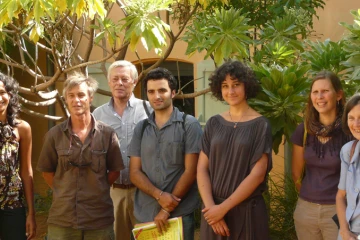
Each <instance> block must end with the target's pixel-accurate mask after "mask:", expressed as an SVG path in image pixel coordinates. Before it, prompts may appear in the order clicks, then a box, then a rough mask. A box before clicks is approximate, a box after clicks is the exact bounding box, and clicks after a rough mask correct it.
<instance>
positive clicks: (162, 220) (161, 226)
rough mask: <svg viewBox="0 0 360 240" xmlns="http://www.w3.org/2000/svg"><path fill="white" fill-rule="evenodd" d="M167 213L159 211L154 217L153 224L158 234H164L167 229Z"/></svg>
mask: <svg viewBox="0 0 360 240" xmlns="http://www.w3.org/2000/svg"><path fill="white" fill-rule="evenodd" d="M168 218H169V213H167V212H166V211H164V210H162V209H161V210H160V212H159V213H158V214H157V215H156V216H155V218H154V222H155V224H156V227H157V229H158V231H159V233H160V234H161V235H162V234H163V232H166V230H167V228H168V227H169V223H168V221H167V220H168Z"/></svg>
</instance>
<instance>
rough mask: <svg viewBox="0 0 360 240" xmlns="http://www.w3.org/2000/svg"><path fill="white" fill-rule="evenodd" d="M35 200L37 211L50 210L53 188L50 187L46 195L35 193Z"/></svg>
mask: <svg viewBox="0 0 360 240" xmlns="http://www.w3.org/2000/svg"><path fill="white" fill-rule="evenodd" d="M34 202H35V210H36V212H48V211H49V209H50V207H51V203H52V190H51V189H50V188H49V189H48V190H47V192H46V195H45V196H42V195H40V194H35V197H34Z"/></svg>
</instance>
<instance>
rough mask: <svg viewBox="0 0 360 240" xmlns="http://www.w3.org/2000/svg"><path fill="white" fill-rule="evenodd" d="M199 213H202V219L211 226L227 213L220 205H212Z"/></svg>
mask: <svg viewBox="0 0 360 240" xmlns="http://www.w3.org/2000/svg"><path fill="white" fill-rule="evenodd" d="M201 212H203V213H204V218H205V220H206V221H207V223H208V224H209V225H213V224H215V223H217V222H218V221H220V220H221V219H223V218H224V216H225V214H226V213H227V211H226V210H225V209H224V208H223V207H222V206H221V205H213V206H210V207H206V208H204V209H203V210H202V211H201Z"/></svg>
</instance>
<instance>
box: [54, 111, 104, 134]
mask: <svg viewBox="0 0 360 240" xmlns="http://www.w3.org/2000/svg"><path fill="white" fill-rule="evenodd" d="M90 116H91V123H92V128H91V130H90V132H91V133H93V134H94V133H95V131H99V124H98V122H97V121H96V120H95V118H94V116H93V115H92V113H90ZM61 130H62V131H63V132H65V131H68V132H69V133H70V134H73V131H72V129H71V117H69V118H68V119H66V120H65V121H64V122H63V124H62V126H61Z"/></svg>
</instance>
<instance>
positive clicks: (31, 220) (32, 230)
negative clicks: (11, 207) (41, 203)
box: [26, 214, 36, 240]
mask: <svg viewBox="0 0 360 240" xmlns="http://www.w3.org/2000/svg"><path fill="white" fill-rule="evenodd" d="M35 236H36V222H35V215H34V214H29V215H27V217H26V237H27V240H30V239H34V238H35Z"/></svg>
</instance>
